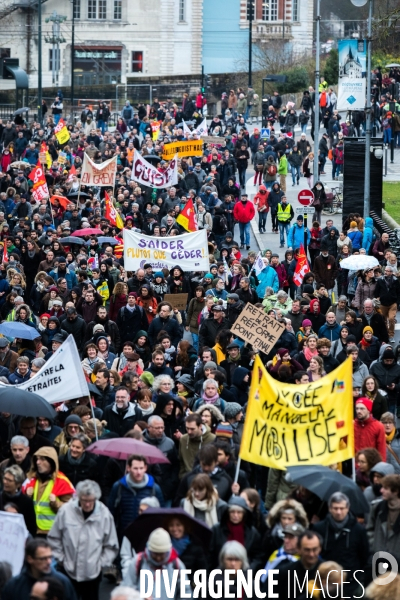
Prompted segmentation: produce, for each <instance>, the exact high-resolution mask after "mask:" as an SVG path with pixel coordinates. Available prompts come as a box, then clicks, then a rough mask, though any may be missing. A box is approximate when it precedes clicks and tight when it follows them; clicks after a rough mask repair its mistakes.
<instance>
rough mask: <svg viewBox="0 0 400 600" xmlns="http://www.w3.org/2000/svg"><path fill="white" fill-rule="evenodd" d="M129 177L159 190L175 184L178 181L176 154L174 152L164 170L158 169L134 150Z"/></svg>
mask: <svg viewBox="0 0 400 600" xmlns="http://www.w3.org/2000/svg"><path fill="white" fill-rule="evenodd" d="M131 179H133V181H137V182H138V183H141V184H142V185H147V186H148V187H151V188H156V189H159V190H160V189H163V188H169V187H171V186H173V185H176V184H177V183H178V155H177V154H175V156H174V158H173V159H172V160H171V162H170V163H169V165H168V167H167V168H166V169H165V171H159V170H158V168H157V167H155V166H154V165H152V164H150V163H149V162H148V161H147V160H146V159H145V158H144V157H143V156H142V155H141V154H139V152H138V151H137V150H135V155H134V158H133V166H132V175H131Z"/></svg>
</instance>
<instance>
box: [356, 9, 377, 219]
mask: <svg viewBox="0 0 400 600" xmlns="http://www.w3.org/2000/svg"><path fill="white" fill-rule="evenodd" d="M367 2H368V37H367V73H366V75H367V99H366V102H365V172H364V219H365V218H366V217H369V213H370V209H371V172H370V166H371V154H370V147H371V49H372V43H371V41H372V40H371V38H372V0H351V3H352V4H353V5H354V6H357V7H361V6H365V5H366V4H367Z"/></svg>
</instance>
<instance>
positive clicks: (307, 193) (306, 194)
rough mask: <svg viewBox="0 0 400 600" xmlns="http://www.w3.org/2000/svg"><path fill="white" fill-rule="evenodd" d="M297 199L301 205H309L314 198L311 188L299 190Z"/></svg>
mask: <svg viewBox="0 0 400 600" xmlns="http://www.w3.org/2000/svg"><path fill="white" fill-rule="evenodd" d="M297 199H298V201H299V202H300V204H302V205H303V206H309V205H310V204H311V202H312V201H313V200H314V194H313V193H312V191H311V190H301V191H300V192H299V195H298V196H297Z"/></svg>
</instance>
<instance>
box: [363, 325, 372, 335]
mask: <svg viewBox="0 0 400 600" xmlns="http://www.w3.org/2000/svg"><path fill="white" fill-rule="evenodd" d="M366 331H370V332H371V333H374V330H373V329H372V327H370V326H369V325H367V326H366V327H364V329H363V335H364V333H365V332H366Z"/></svg>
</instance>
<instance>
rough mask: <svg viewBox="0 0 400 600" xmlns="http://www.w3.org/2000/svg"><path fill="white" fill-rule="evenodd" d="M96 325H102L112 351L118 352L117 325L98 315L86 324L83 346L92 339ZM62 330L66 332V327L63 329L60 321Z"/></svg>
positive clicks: (119, 338) (119, 340)
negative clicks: (109, 340)
mask: <svg viewBox="0 0 400 600" xmlns="http://www.w3.org/2000/svg"><path fill="white" fill-rule="evenodd" d="M124 306H126V303H124ZM117 316H118V315H117ZM96 325H103V327H104V331H105V333H106V334H107V335H109V336H110V338H111V344H112V346H113V348H114V350H115V351H116V352H119V351H120V347H121V336H120V332H119V329H118V327H117V324H116V323H115V322H114V321H112V320H111V319H109V318H108V317H106V318H105V319H100V317H99V316H98V315H96V317H95V319H94V320H93V321H90V323H88V326H87V328H86V333H85V344H86V343H87V342H88V341H89V340H90V339H92V337H93V329H94V327H95V326H96ZM62 328H63V329H65V330H66V331H67V329H66V327H64V321H62ZM71 333H72V332H71ZM131 341H132V340H131ZM133 341H134V340H133Z"/></svg>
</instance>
